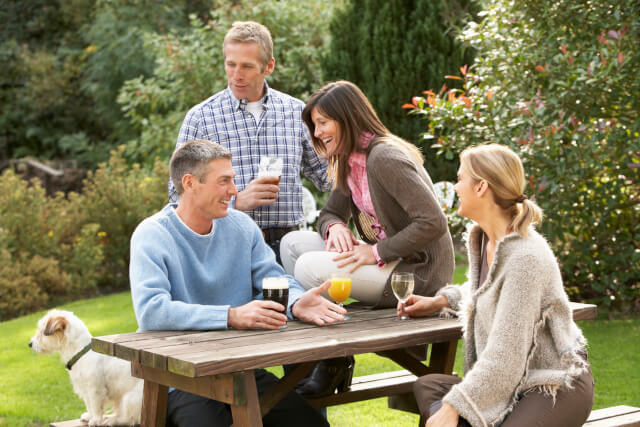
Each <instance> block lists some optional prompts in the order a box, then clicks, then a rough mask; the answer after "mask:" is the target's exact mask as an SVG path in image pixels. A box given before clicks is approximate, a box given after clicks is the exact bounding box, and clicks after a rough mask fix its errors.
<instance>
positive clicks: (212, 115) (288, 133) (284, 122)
mask: <svg viewBox="0 0 640 427" xmlns="http://www.w3.org/2000/svg"><path fill="white" fill-rule="evenodd" d="M265 88H266V93H267V94H266V95H265V97H264V98H262V100H261V102H262V107H263V109H264V111H263V112H262V114H261V116H260V120H259V121H258V123H256V120H255V119H254V117H253V115H252V114H251V113H250V112H249V111H248V110H247V109H246V105H247V102H246V101H247V100H246V99H242V100H240V99H237V98H236V97H235V96H233V92H231V90H230V89H229V88H227V89H225V90H223V91H221V92H218V93H217V94H215V95H213V96H212V97H211V98H209V99H207V100H205V101H204V102H202V103H200V104H198V105H196V106H195V107H193V108H192V109H191V110H189V112H188V113H187V115H186V117H185V119H184V122H183V123H182V127H181V128H180V134H179V136H178V143H177V144H176V150H177V149H178V148H179V147H180V146H181V145H182V144H184V143H185V142H187V141H191V140H193V139H206V140H209V141H213V142H217V143H219V144H220V145H222V146H224V147H226V148H228V149H229V150H230V151H231V153H232V155H233V157H232V164H233V169H234V171H235V172H236V177H235V184H236V186H237V187H238V191H242V190H244V188H245V187H246V186H247V185H249V182H251V181H252V180H253V179H254V178H256V177H257V176H258V164H259V163H260V157H262V156H267V155H268V156H277V157H281V158H282V159H283V163H284V167H283V170H282V176H281V178H280V184H279V187H280V194H279V196H278V199H277V201H276V203H275V204H273V205H268V206H261V207H258V208H256V209H254V210H252V211H247V212H246V213H247V214H249V215H250V216H251V217H252V218H253V219H254V221H255V222H256V223H257V224H258V226H259V227H260V228H263V229H264V228H284V227H292V226H295V225H297V224H299V223H301V222H302V220H303V212H302V180H301V178H300V174H301V173H302V175H304V176H305V177H307V178H309V179H310V180H311V181H312V182H313V183H314V184H315V186H316V187H318V188H319V189H320V190H323V191H328V190H329V189H330V187H331V184H330V183H329V182H327V178H326V177H327V163H326V161H324V160H323V159H321V158H319V157H318V155H317V154H316V153H315V151H314V150H313V146H312V144H311V140H310V137H309V131H308V129H307V127H306V126H305V125H304V122H303V121H302V109H303V107H304V104H303V103H302V101H300V100H298V99H296V98H293V97H291V96H289V95H286V94H284V93H282V92H279V91H277V90H274V89H271V88H269V86H268V85H267V83H266V82H265ZM177 199H178V195H177V192H176V190H175V187H174V186H173V182H171V180H169V201H170V202H172V203H175V202H176V201H177Z"/></svg>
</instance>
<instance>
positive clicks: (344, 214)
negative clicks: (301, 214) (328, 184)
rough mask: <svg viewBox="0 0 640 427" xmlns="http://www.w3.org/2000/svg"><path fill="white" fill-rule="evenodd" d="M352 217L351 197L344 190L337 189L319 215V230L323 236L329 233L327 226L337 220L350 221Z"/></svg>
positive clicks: (345, 222)
mask: <svg viewBox="0 0 640 427" xmlns="http://www.w3.org/2000/svg"><path fill="white" fill-rule="evenodd" d="M350 218H351V198H350V197H349V196H347V195H345V194H344V193H343V192H342V191H340V190H338V189H335V190H333V191H332V192H331V194H330V195H329V200H327V203H326V204H325V205H324V207H323V208H322V210H321V211H320V216H319V217H318V231H319V232H320V235H321V236H326V235H327V228H329V226H331V225H332V224H335V223H336V222H342V223H344V224H348V223H349V219H350Z"/></svg>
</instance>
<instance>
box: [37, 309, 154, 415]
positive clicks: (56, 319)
mask: <svg viewBox="0 0 640 427" xmlns="http://www.w3.org/2000/svg"><path fill="white" fill-rule="evenodd" d="M90 346H91V334H90V333H89V330H88V329H87V327H86V326H85V324H84V323H83V322H82V320H80V319H79V318H78V317H77V316H76V315H74V314H73V313H71V312H69V311H62V310H51V311H50V312H49V313H47V314H46V315H45V316H44V317H43V318H42V319H40V320H39V321H38V330H37V331H36V334H35V335H34V336H33V338H31V341H30V342H29V347H31V348H32V349H33V350H35V351H36V352H37V353H42V354H46V353H55V352H58V353H60V357H61V358H62V361H63V362H64V364H65V365H66V366H67V369H68V370H69V377H70V378H71V383H72V384H73V391H75V392H76V394H77V395H78V396H80V398H82V400H83V401H84V403H85V406H86V407H87V412H85V413H84V414H82V415H81V419H82V420H83V421H86V422H88V423H89V425H90V426H97V425H108V426H113V425H135V424H140V415H141V410H142V387H143V382H142V380H140V379H138V378H134V377H132V376H131V366H130V364H129V363H127V362H126V361H124V360H121V359H117V358H115V357H110V356H105V355H103V354H100V353H96V352H94V351H91V350H90V348H91V347H90ZM109 407H111V408H112V409H113V414H109V415H107V414H105V411H106V410H107V409H108V408H109Z"/></svg>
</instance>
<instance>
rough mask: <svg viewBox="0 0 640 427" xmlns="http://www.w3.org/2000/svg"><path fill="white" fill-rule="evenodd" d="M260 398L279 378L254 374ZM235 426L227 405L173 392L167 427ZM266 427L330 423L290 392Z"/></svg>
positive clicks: (270, 415)
mask: <svg viewBox="0 0 640 427" xmlns="http://www.w3.org/2000/svg"><path fill="white" fill-rule="evenodd" d="M255 377H256V385H257V387H258V394H259V395H262V394H263V393H264V392H265V391H269V389H271V387H272V386H273V385H275V384H276V383H277V381H278V378H277V377H276V376H275V375H273V374H271V373H269V372H267V371H265V370H263V369H256V370H255ZM232 423H233V418H232V415H231V408H230V407H229V405H227V404H226V403H222V402H218V401H217V400H212V399H207V398H206V397H202V396H198V395H195V394H191V393H187V392H185V391H182V390H173V391H171V392H170V393H169V401H168V405H167V427H218V426H224V427H227V426H230V425H231V424H232ZM262 423H263V424H264V426H265V427H269V426H271V427H279V426H283V427H287V426H291V427H296V426H300V425H304V426H305V427H316V426H317V427H328V426H329V423H328V422H327V420H325V419H324V418H323V417H322V415H321V414H320V412H319V411H318V410H317V409H315V408H314V407H313V406H311V404H310V403H309V402H307V401H306V400H305V399H304V398H303V397H302V396H300V395H298V394H297V393H295V392H293V391H292V392H289V394H287V395H286V396H285V397H284V398H283V399H282V400H281V401H280V402H278V404H277V405H276V406H274V407H273V409H271V411H269V413H268V414H267V415H265V416H264V417H263V418H262Z"/></svg>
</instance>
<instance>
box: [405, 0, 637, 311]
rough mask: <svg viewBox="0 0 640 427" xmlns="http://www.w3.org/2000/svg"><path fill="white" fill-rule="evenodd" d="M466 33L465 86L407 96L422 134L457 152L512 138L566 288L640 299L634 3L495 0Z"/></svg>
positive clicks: (590, 295)
mask: <svg viewBox="0 0 640 427" xmlns="http://www.w3.org/2000/svg"><path fill="white" fill-rule="evenodd" d="M482 15H483V21H482V22H480V23H476V22H469V23H468V24H467V25H466V27H465V29H464V31H463V33H462V37H463V38H464V39H465V41H466V42H468V43H470V44H471V45H472V46H473V47H474V48H476V49H477V51H478V56H477V58H476V61H475V63H474V64H473V65H472V66H471V67H470V68H469V69H467V68H465V67H463V68H462V69H461V70H460V75H459V76H448V78H450V79H455V80H458V79H460V80H461V81H462V83H463V87H462V88H461V89H449V88H447V87H446V86H445V87H443V88H442V89H441V90H440V91H439V92H437V93H434V92H433V91H426V92H425V93H424V94H422V95H424V96H419V97H416V98H414V99H413V100H412V103H411V104H408V105H406V107H407V108H410V109H411V110H412V111H413V113H414V114H416V115H419V116H423V117H425V118H427V119H428V120H429V122H428V131H427V132H426V133H425V137H427V138H429V139H431V140H432V141H433V144H434V146H435V147H436V148H438V150H439V153H440V154H441V155H444V156H446V157H447V158H453V157H455V156H456V155H457V154H458V153H459V152H460V151H461V150H462V149H464V148H465V147H467V146H469V145H475V144H480V143H483V142H487V141H492V142H498V143H502V144H506V145H509V146H511V148H513V149H514V150H515V151H516V152H518V153H519V154H520V155H521V157H522V158H523V161H524V164H525V170H526V172H527V173H528V176H527V179H528V186H527V189H526V191H525V192H526V194H527V195H529V197H535V199H536V201H537V202H538V204H539V205H540V206H541V207H542V208H543V209H544V211H545V216H546V219H545V221H544V222H543V224H542V225H541V227H540V229H541V231H542V232H543V234H545V236H546V237H547V238H548V239H549V240H550V242H551V244H552V246H553V248H554V250H555V253H556V255H557V257H558V260H559V262H560V264H561V268H562V272H563V278H564V281H565V286H566V287H567V290H568V291H569V293H570V294H571V296H572V297H574V298H583V299H589V300H593V301H596V302H600V303H602V304H603V305H605V306H613V307H615V308H617V309H623V310H625V309H631V308H634V309H636V310H639V309H640V243H639V242H640V221H638V218H640V75H639V74H638V70H639V69H640V50H639V46H640V4H638V3H637V2H636V1H633V0H621V1H620V2H616V3H615V4H613V3H612V2H581V1H579V2H570V1H564V0H562V1H559V2H552V3H549V2H545V1H543V0H532V1H530V2H516V1H512V0H500V1H496V2H492V3H491V4H490V5H489V6H488V8H487V10H486V11H485V12H483V14H482Z"/></svg>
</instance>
